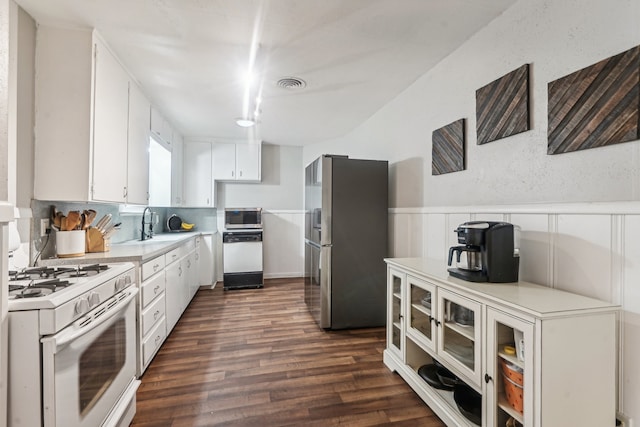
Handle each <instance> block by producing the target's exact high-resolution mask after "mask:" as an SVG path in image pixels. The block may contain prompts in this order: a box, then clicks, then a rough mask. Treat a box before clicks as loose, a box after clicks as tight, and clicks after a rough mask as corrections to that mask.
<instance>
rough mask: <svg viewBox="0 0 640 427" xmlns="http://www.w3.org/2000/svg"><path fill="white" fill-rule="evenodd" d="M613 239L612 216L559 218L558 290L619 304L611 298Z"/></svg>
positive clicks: (557, 252)
mask: <svg viewBox="0 0 640 427" xmlns="http://www.w3.org/2000/svg"><path fill="white" fill-rule="evenodd" d="M611 238H612V234H611V216H610V215H567V214H562V215H558V220H557V229H556V234H555V242H554V261H553V264H554V265H553V269H554V286H555V287H556V288H558V289H562V290H565V291H569V292H574V293H576V294H581V295H585V296H588V297H593V298H598V299H601V300H604V301H610V302H613V301H615V298H613V296H612V295H611V289H612V283H611Z"/></svg>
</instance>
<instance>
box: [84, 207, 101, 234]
mask: <svg viewBox="0 0 640 427" xmlns="http://www.w3.org/2000/svg"><path fill="white" fill-rule="evenodd" d="M84 214H85V221H84V229H85V230H86V229H87V228H89V226H90V225H91V223H92V222H93V220H94V219H96V215H98V212H96V211H95V210H93V209H88V210H85V211H84Z"/></svg>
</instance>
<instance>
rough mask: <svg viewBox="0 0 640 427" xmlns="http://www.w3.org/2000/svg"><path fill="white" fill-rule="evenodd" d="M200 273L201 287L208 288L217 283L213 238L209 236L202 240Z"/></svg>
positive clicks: (199, 263) (199, 259)
mask: <svg viewBox="0 0 640 427" xmlns="http://www.w3.org/2000/svg"><path fill="white" fill-rule="evenodd" d="M197 255H198V272H199V280H198V283H199V285H200V286H208V285H212V284H213V283H215V271H214V269H215V267H214V257H213V236H211V235H207V236H202V237H201V238H200V245H199V247H198V254H197Z"/></svg>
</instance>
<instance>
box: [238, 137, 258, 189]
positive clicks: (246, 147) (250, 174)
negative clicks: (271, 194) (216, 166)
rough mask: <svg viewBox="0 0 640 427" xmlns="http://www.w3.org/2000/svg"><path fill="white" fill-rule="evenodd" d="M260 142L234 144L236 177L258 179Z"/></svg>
mask: <svg viewBox="0 0 640 427" xmlns="http://www.w3.org/2000/svg"><path fill="white" fill-rule="evenodd" d="M261 156H262V144H260V143H253V142H250V143H247V144H236V179H237V180H239V181H260V175H261V173H260V172H261V167H260V164H261V163H262V162H261Z"/></svg>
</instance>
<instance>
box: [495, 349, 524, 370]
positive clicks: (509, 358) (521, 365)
mask: <svg viewBox="0 0 640 427" xmlns="http://www.w3.org/2000/svg"><path fill="white" fill-rule="evenodd" d="M498 356H500V357H501V358H503V359H504V360H506V361H507V362H510V363H512V364H514V365H516V366H517V367H519V368H522V369H524V361H521V360H520V359H518V358H517V357H516V356H513V355H511V354H507V353H505V352H504V351H499V352H498Z"/></svg>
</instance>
